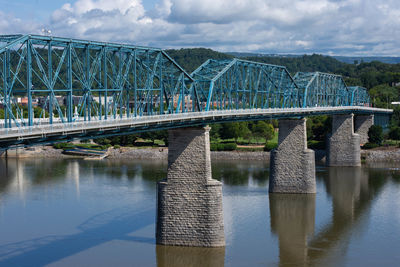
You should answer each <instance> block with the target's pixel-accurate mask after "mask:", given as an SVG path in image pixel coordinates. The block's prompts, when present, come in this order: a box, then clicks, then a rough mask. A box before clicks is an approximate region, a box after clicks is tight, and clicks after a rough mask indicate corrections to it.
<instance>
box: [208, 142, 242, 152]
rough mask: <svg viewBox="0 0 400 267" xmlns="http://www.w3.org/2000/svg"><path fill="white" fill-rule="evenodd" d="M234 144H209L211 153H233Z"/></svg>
mask: <svg viewBox="0 0 400 267" xmlns="http://www.w3.org/2000/svg"><path fill="white" fill-rule="evenodd" d="M236 148H237V145H236V143H218V144H215V143H213V144H210V150H211V151H233V150H236Z"/></svg>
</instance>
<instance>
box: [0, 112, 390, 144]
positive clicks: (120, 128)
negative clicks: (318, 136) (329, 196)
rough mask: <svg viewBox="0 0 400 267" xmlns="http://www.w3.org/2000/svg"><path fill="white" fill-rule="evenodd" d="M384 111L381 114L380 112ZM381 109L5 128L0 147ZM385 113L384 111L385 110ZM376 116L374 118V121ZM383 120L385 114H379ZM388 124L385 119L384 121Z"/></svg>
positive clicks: (184, 116) (198, 114) (218, 114)
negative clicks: (222, 123) (224, 123)
mask: <svg viewBox="0 0 400 267" xmlns="http://www.w3.org/2000/svg"><path fill="white" fill-rule="evenodd" d="M383 111H385V110H383ZM383 111H382V110H381V109H374V108H365V107H336V108H322V107H321V108H300V109H294V108H289V109H257V110H234V111H223V110H221V111H212V112H211V111H209V112H191V113H183V114H170V115H158V116H143V117H140V118H135V119H133V118H125V119H124V118H123V119H116V120H108V121H94V120H93V121H86V122H76V123H71V124H66V125H65V124H61V123H60V124H52V125H42V126H38V127H20V128H7V129H3V130H0V147H1V148H2V149H7V148H11V147H24V146H25V147H26V146H32V145H44V144H51V143H56V142H67V141H70V140H73V139H92V138H100V137H109V136H116V135H127V134H134V133H140V132H146V131H156V130H165V129H173V128H181V127H189V126H200V125H206V124H213V123H220V122H233V121H252V120H268V119H282V118H303V117H308V116H315V115H334V114H349V113H354V114H360V115H367V114H373V113H376V112H383ZM386 112H388V110H386ZM377 116H379V113H378V115H376V116H375V119H376V118H377ZM381 117H382V118H385V117H387V113H381ZM386 121H388V117H387V120H386Z"/></svg>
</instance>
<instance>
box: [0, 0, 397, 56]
mask: <svg viewBox="0 0 400 267" xmlns="http://www.w3.org/2000/svg"><path fill="white" fill-rule="evenodd" d="M0 4H1V5H0V6H1V8H0V33H2V34H9V33H41V29H43V28H46V29H50V30H51V31H52V34H53V35H57V36H65V37H75V38H83V39H93V40H102V41H114V42H125V43H133V44H137V45H149V46H156V47H161V48H180V47H208V48H212V49H215V50H219V51H238V52H259V53H282V54H285V53H295V54H303V53H307V54H310V53H322V54H328V55H348V56H400V38H399V36H400V1H398V0H279V1H276V0H201V1H199V0H148V1H142V0H76V1H72V0H31V1H27V0H13V1H10V0H8V1H6V0H0Z"/></svg>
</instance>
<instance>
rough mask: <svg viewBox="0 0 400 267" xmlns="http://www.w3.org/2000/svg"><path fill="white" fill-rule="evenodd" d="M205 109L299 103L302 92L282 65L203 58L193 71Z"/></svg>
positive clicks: (294, 104)
mask: <svg viewBox="0 0 400 267" xmlns="http://www.w3.org/2000/svg"><path fill="white" fill-rule="evenodd" d="M192 76H193V78H194V79H195V80H196V82H197V84H198V88H199V89H200V90H199V91H200V92H201V93H200V96H199V98H200V102H201V103H206V105H205V107H204V109H205V110H224V109H255V108H291V107H299V104H300V103H299V99H300V96H301V94H302V92H300V91H299V88H298V86H297V85H296V84H295V82H294V80H293V79H292V77H291V76H290V74H289V72H288V71H287V70H286V68H285V67H282V66H276V65H269V64H263V63H258V62H251V61H246V60H241V59H233V60H230V61H226V60H223V61H217V60H211V59H209V60H207V61H206V62H205V63H204V64H202V65H201V66H200V67H198V68H197V69H196V70H195V71H194V72H193V73H192Z"/></svg>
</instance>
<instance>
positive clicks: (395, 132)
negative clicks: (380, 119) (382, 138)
mask: <svg viewBox="0 0 400 267" xmlns="http://www.w3.org/2000/svg"><path fill="white" fill-rule="evenodd" d="M389 138H390V139H392V140H400V127H399V126H396V127H393V128H392V129H390V132H389Z"/></svg>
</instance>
